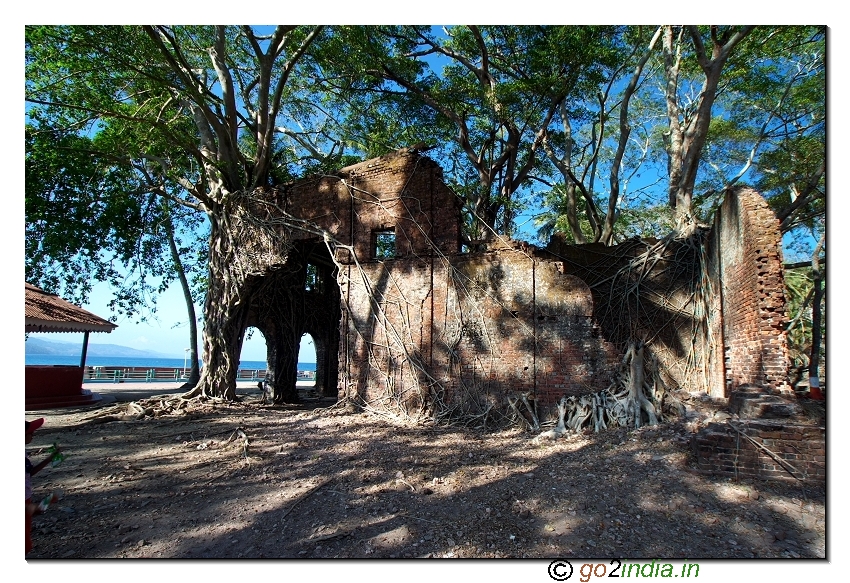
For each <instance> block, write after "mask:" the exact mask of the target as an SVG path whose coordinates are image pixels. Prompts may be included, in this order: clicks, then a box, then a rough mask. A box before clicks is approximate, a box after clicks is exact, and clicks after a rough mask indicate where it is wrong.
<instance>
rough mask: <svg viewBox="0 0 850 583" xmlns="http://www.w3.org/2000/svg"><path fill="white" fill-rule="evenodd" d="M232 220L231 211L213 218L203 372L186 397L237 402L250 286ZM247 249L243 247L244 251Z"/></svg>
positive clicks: (205, 314) (205, 308) (205, 313)
mask: <svg viewBox="0 0 850 583" xmlns="http://www.w3.org/2000/svg"><path fill="white" fill-rule="evenodd" d="M232 225H233V222H232V221H231V217H230V215H229V213H228V212H226V211H224V212H221V211H220V212H219V213H217V216H216V217H215V218H213V219H212V220H211V228H210V253H209V280H208V283H207V297H206V302H205V304H204V342H203V344H204V348H203V355H204V357H203V361H204V371H203V374H202V375H201V379H200V381H199V382H198V384H197V386H196V388H195V390H194V391H192V392H191V393H190V394H189V395H187V396H195V395H202V396H204V397H207V398H216V399H224V400H227V401H235V400H236V399H237V397H236V373H237V371H238V369H239V356H240V353H241V352H242V340H243V338H244V335H245V329H246V328H247V316H248V304H249V299H250V293H251V289H250V288H251V287H252V286H249V285H248V282H247V281H246V279H247V278H246V276H245V272H244V270H243V269H241V267H242V262H241V261H240V259H239V257H238V256H237V254H238V253H239V252H240V249H239V248H238V246H237V245H236V244H235V242H236V241H237V239H236V238H235V237H234V232H233V226H232ZM243 251H244V250H243Z"/></svg>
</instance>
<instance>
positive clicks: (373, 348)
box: [340, 244, 620, 414]
mask: <svg viewBox="0 0 850 583" xmlns="http://www.w3.org/2000/svg"><path fill="white" fill-rule="evenodd" d="M350 273H351V276H350V279H349V282H348V287H347V290H346V291H344V293H343V295H344V296H345V298H344V300H343V301H346V302H347V303H346V312H347V313H346V315H344V317H343V320H344V322H343V326H344V334H343V336H344V337H345V338H346V340H344V341H343V343H342V346H341V348H340V350H341V354H340V362H341V363H342V362H344V363H345V366H344V368H345V369H346V375H347V379H346V381H345V386H344V387H341V389H344V390H347V391H348V394H349V395H350V396H353V395H355V394H356V395H357V396H359V397H360V398H362V399H363V400H365V401H366V402H367V403H368V402H378V401H383V402H386V400H391V401H395V402H396V403H397V404H404V406H405V407H406V408H407V410H416V409H417V407H420V406H422V405H423V403H425V401H426V400H423V395H433V396H435V397H436V398H438V399H439V400H441V401H442V404H443V405H445V407H442V408H441V409H442V410H443V411H451V410H461V409H463V410H464V411H465V412H467V413H472V414H476V413H480V412H482V411H484V410H485V409H486V407H487V406H488V404H489V405H492V406H494V407H495V406H502V405H503V404H504V402H505V398H506V396H508V395H515V394H519V393H526V394H527V395H528V396H529V398H531V399H536V400H537V402H538V404H539V405H541V406H545V405H551V404H552V403H554V402H555V401H557V400H558V399H560V398H561V396H563V395H565V394H566V395H573V394H583V393H587V392H593V391H596V390H599V389H600V388H604V387H606V386H607V385H608V383H610V379H611V375H612V374H613V371H614V369H615V368H616V365H617V364H618V363H619V359H620V355H619V354H618V353H617V351H616V350H615V349H614V347H613V346H612V345H611V344H610V343H607V342H606V341H605V340H604V339H603V338H602V337H601V335H600V333H599V329H598V328H597V327H596V326H595V325H594V320H593V303H592V298H591V294H590V290H589V288H588V287H587V285H586V284H585V283H584V282H582V281H581V280H580V279H578V278H577V277H574V276H571V275H566V274H564V273H563V264H562V263H561V262H558V261H554V260H552V259H549V258H542V257H537V256H535V255H534V253H533V250H532V249H530V248H528V247H527V246H524V245H521V244H517V245H516V246H510V245H508V246H505V247H503V248H501V249H498V250H493V251H490V252H485V253H475V254H454V255H451V256H445V257H441V258H437V259H435V260H434V261H432V262H427V261H423V260H421V259H420V258H414V257H406V258H396V259H393V260H388V261H384V262H375V263H371V264H367V265H363V272H362V275H363V276H365V277H363V276H361V277H359V278H358V270H357V269H355V268H354V267H352V268H351V270H350ZM429 398H431V397H429Z"/></svg>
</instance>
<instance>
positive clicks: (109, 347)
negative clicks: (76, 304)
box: [24, 337, 169, 358]
mask: <svg viewBox="0 0 850 583" xmlns="http://www.w3.org/2000/svg"><path fill="white" fill-rule="evenodd" d="M24 346H25V351H26V354H32V355H35V354H49V355H54V356H79V355H80V352H81V351H82V349H83V345H82V344H75V343H71V342H53V341H50V340H44V339H43V338H32V337H30V338H29V339H28V340H27V341H26V342H25V343H24ZM88 355H89V356H120V357H128V358H169V355H168V354H162V353H160V352H151V351H150V350H138V349H136V348H130V347H129V346H120V345H118V344H93V343H91V342H89V348H88Z"/></svg>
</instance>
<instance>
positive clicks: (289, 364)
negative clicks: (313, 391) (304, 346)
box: [266, 326, 298, 405]
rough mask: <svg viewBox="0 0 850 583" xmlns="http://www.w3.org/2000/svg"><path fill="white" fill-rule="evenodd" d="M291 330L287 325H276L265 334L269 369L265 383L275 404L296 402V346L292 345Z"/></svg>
mask: <svg viewBox="0 0 850 583" xmlns="http://www.w3.org/2000/svg"><path fill="white" fill-rule="evenodd" d="M290 336H292V330H290V329H289V327H287V326H282V327H276V328H275V330H274V331H273V332H272V333H270V334H267V335H266V350H267V359H268V366H269V370H268V371H267V373H266V383H267V384H268V386H269V388H270V389H271V391H272V402H273V403H274V404H275V405H283V404H285V403H297V402H298V389H297V388H296V384H295V383H296V380H297V379H296V377H297V369H298V363H297V360H298V348H297V347H295V346H293V339H292V338H291V337H290Z"/></svg>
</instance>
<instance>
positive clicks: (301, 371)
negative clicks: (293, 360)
mask: <svg viewBox="0 0 850 583" xmlns="http://www.w3.org/2000/svg"><path fill="white" fill-rule="evenodd" d="M317 368H318V367H317V366H316V345H315V342H314V341H313V337H312V336H311V335H310V334H309V333H307V332H305V333H304V334H303V335H302V336H301V345H300V347H299V348H298V386H299V387H304V388H310V389H312V388H313V387H314V386H315V383H316V369H317Z"/></svg>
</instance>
